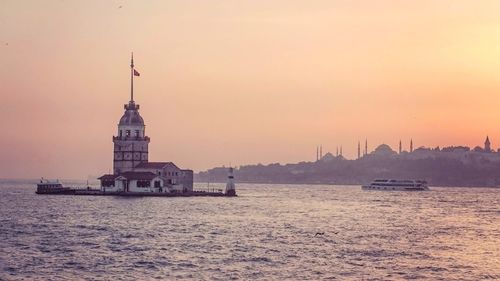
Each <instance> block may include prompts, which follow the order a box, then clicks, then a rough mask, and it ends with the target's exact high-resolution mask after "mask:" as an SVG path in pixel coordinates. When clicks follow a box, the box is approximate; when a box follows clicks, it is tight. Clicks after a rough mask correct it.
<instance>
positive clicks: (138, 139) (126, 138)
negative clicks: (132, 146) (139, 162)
mask: <svg viewBox="0 0 500 281" xmlns="http://www.w3.org/2000/svg"><path fill="white" fill-rule="evenodd" d="M120 140H127V141H134V140H135V141H148V142H149V141H150V139H149V137H134V136H130V137H126V136H121V137H120V136H118V137H116V136H113V141H120Z"/></svg>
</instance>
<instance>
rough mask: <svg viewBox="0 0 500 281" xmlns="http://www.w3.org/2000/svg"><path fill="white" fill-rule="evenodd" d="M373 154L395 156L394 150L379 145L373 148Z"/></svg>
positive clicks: (384, 145)
mask: <svg viewBox="0 0 500 281" xmlns="http://www.w3.org/2000/svg"><path fill="white" fill-rule="evenodd" d="M374 153H375V154H377V155H392V154H396V152H395V151H394V150H392V148H391V147H390V146H388V145H387V144H381V145H379V146H378V147H377V148H375V151H374Z"/></svg>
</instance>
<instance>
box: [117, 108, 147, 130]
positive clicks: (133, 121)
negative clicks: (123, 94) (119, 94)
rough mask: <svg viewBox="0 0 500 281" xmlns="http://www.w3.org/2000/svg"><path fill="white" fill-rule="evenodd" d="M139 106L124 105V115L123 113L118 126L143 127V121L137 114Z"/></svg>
mask: <svg viewBox="0 0 500 281" xmlns="http://www.w3.org/2000/svg"><path fill="white" fill-rule="evenodd" d="M138 109H139V105H135V104H133V103H129V104H128V105H125V113H123V116H122V118H120V123H118V125H119V126H122V125H139V126H144V119H142V117H141V115H140V114H139V111H138Z"/></svg>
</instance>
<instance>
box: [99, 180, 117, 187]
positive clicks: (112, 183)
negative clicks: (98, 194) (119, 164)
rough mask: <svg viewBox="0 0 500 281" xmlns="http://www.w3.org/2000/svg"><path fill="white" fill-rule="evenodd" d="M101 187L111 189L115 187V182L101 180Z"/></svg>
mask: <svg viewBox="0 0 500 281" xmlns="http://www.w3.org/2000/svg"><path fill="white" fill-rule="evenodd" d="M101 185H102V187H112V186H115V181H114V180H103V181H102V182H101Z"/></svg>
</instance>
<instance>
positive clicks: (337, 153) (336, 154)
mask: <svg viewBox="0 0 500 281" xmlns="http://www.w3.org/2000/svg"><path fill="white" fill-rule="evenodd" d="M335 156H337V157H338V156H339V147H338V146H337V152H336V153H335Z"/></svg>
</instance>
